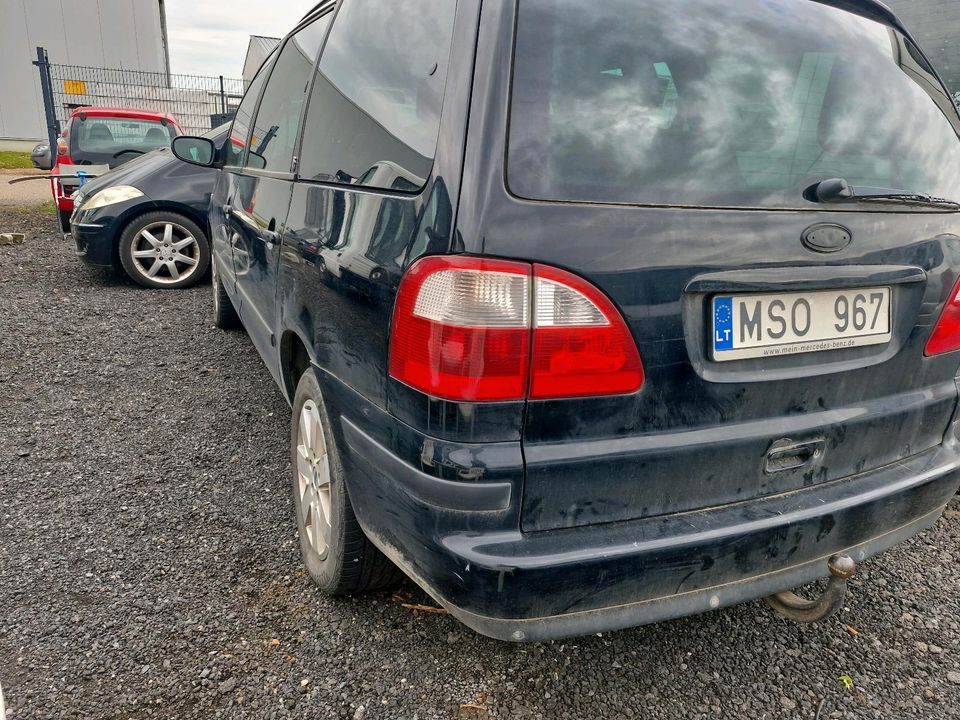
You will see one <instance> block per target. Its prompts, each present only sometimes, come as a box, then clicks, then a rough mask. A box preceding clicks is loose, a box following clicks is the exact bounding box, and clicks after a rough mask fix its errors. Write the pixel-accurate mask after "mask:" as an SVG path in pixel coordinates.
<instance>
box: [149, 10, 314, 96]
mask: <svg viewBox="0 0 960 720" xmlns="http://www.w3.org/2000/svg"><path fill="white" fill-rule="evenodd" d="M316 2H317V0H167V1H166V6H167V32H168V34H169V36H170V70H171V72H174V73H186V74H189V75H225V76H226V77H236V78H238V77H240V76H241V73H242V71H243V60H244V57H246V53H247V42H248V41H249V39H250V36H251V35H269V36H272V37H283V36H284V35H286V34H287V32H289V31H290V30H291V29H292V28H293V26H294V25H296V24H297V22H298V21H299V20H300V18H302V17H303V16H304V15H305V14H306V13H307V11H308V10H310V9H311V8H312V7H313V6H314V5H316Z"/></svg>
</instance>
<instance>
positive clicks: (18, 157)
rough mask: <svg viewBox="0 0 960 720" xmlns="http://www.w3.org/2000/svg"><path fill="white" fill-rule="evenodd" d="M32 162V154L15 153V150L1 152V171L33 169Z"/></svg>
mask: <svg viewBox="0 0 960 720" xmlns="http://www.w3.org/2000/svg"><path fill="white" fill-rule="evenodd" d="M32 167H33V163H32V162H30V153H25V152H14V151H13V150H0V170H20V169H22V168H28V169H29V168H32Z"/></svg>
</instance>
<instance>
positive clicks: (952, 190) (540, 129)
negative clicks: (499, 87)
mask: <svg viewBox="0 0 960 720" xmlns="http://www.w3.org/2000/svg"><path fill="white" fill-rule="evenodd" d="M519 13H520V15H519V20H518V36H517V43H516V57H515V62H514V88H513V102H512V107H511V122H510V140H509V154H508V182H509V186H510V188H511V190H512V192H514V193H515V194H517V195H519V196H521V197H525V198H531V199H540V200H566V201H591V202H612V203H637V204H665V205H700V206H720V207H727V206H741V207H742V206H750V207H788V208H796V207H810V206H811V203H809V202H807V201H806V200H804V198H803V191H804V190H805V189H806V188H808V187H810V186H811V185H812V184H814V183H816V182H817V181H819V180H823V179H827V178H836V177H839V178H844V179H846V180H847V181H848V182H849V183H850V184H851V185H854V186H865V187H871V188H883V189H891V190H907V191H912V192H924V193H929V194H933V195H937V196H940V197H946V198H950V199H954V200H958V199H960V141H958V137H957V129H956V128H957V127H958V125H960V122H958V118H957V112H956V110H955V108H954V106H953V103H952V100H951V98H950V97H949V95H947V94H946V93H945V92H944V90H943V88H942V85H941V84H940V83H939V81H938V80H937V79H936V78H935V76H933V75H932V74H931V71H930V69H929V67H928V66H927V65H926V63H925V61H924V60H923V57H922V55H921V54H920V53H919V52H918V51H917V49H916V48H915V47H914V46H912V44H911V43H910V42H909V41H908V40H907V39H906V38H905V37H903V36H902V35H901V34H900V33H898V32H897V31H895V30H893V29H891V28H890V27H888V26H886V25H884V24H881V23H880V22H878V21H876V20H872V19H868V18H866V17H862V16H860V15H856V14H852V13H851V12H847V11H843V10H839V9H837V8H835V7H830V6H828V5H825V4H821V3H820V2H814V1H813V0H603V2H598V1H597V0H520V5H519Z"/></svg>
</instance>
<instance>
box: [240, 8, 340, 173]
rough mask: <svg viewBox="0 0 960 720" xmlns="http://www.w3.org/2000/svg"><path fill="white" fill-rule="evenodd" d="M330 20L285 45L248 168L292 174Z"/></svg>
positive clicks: (262, 105) (259, 116)
mask: <svg viewBox="0 0 960 720" xmlns="http://www.w3.org/2000/svg"><path fill="white" fill-rule="evenodd" d="M330 17H331V16H330V15H329V14H328V15H324V16H323V17H322V18H320V19H319V20H316V21H314V22H313V23H311V24H310V25H308V26H307V27H305V28H303V29H302V30H300V32H298V33H297V34H296V35H294V36H292V37H291V38H290V39H289V40H288V41H287V42H286V44H285V45H284V46H283V50H282V51H281V52H280V55H279V57H277V62H276V63H275V64H274V66H273V70H272V71H271V73H270V80H269V81H268V82H267V88H266V90H264V91H263V100H261V102H260V109H259V110H258V111H257V121H256V122H255V123H254V126H253V133H252V134H251V136H250V152H249V153H248V154H247V160H246V163H245V164H246V166H247V167H253V168H257V169H261V170H270V171H272V172H281V173H287V172H290V164H291V162H292V160H293V148H294V145H295V143H296V139H297V130H298V129H299V127H300V115H301V113H302V111H303V103H304V101H305V100H306V97H307V85H308V84H309V82H310V76H311V75H312V74H313V66H314V64H315V63H316V61H317V55H318V54H319V52H320V45H321V44H322V43H323V38H324V36H325V35H326V33H327V28H328V27H329V26H330Z"/></svg>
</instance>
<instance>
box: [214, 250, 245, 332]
mask: <svg viewBox="0 0 960 720" xmlns="http://www.w3.org/2000/svg"><path fill="white" fill-rule="evenodd" d="M210 285H211V287H212V288H213V324H214V325H215V326H216V327H218V328H220V329H221V330H236V329H238V328H240V327H242V323H241V322H240V315H239V314H238V313H237V309H236V308H235V307H234V306H233V300H231V299H230V296H229V295H228V294H227V291H226V290H225V289H224V288H223V283H221V282H220V273H219V272H217V263H216V262H213V261H211V262H210Z"/></svg>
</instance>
